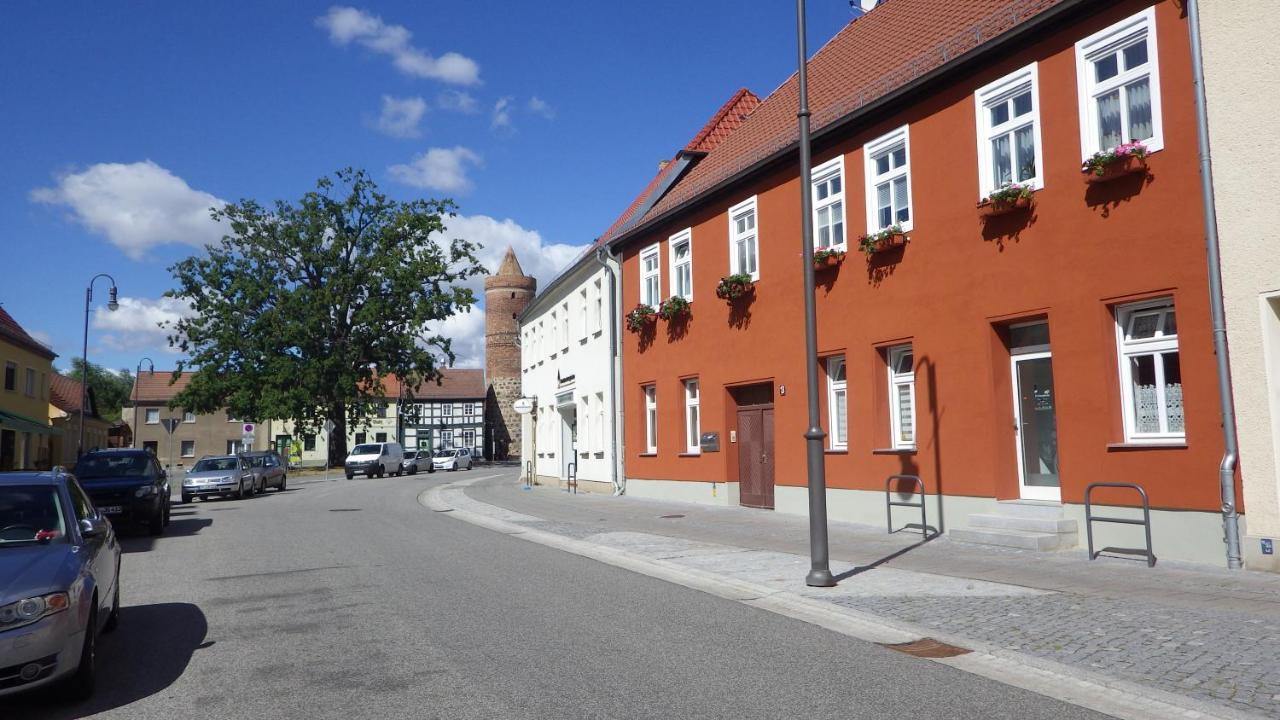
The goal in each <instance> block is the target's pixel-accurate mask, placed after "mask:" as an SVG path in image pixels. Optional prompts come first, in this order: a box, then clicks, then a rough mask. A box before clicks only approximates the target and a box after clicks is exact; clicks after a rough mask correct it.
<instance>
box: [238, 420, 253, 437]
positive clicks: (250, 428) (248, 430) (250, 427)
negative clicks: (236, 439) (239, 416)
mask: <svg viewBox="0 0 1280 720" xmlns="http://www.w3.org/2000/svg"><path fill="white" fill-rule="evenodd" d="M241 431H242V432H243V433H244V434H245V435H252V434H253V423H245V424H244V427H243V428H242V429H241Z"/></svg>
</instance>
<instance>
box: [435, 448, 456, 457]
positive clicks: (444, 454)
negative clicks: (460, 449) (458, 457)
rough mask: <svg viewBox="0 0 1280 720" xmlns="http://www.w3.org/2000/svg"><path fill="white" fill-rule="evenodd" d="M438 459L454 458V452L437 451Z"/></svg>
mask: <svg viewBox="0 0 1280 720" xmlns="http://www.w3.org/2000/svg"><path fill="white" fill-rule="evenodd" d="M436 457H445V458H447V457H453V451H452V450H437V451H436Z"/></svg>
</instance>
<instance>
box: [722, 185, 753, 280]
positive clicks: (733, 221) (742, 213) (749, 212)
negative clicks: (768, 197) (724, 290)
mask: <svg viewBox="0 0 1280 720" xmlns="http://www.w3.org/2000/svg"><path fill="white" fill-rule="evenodd" d="M759 254H760V242H759V240H758V236H757V232H756V198H755V196H754V195H753V196H751V197H750V198H748V199H746V200H744V201H743V202H741V203H738V204H737V205H734V206H733V207H731V208H729V272H730V274H733V275H738V274H742V275H750V276H751V279H752V280H759V279H760V264H759V259H758V256H759Z"/></svg>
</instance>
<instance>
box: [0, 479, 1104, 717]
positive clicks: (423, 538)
mask: <svg viewBox="0 0 1280 720" xmlns="http://www.w3.org/2000/svg"><path fill="white" fill-rule="evenodd" d="M494 472H495V471H492V470H486V469H484V468H477V469H476V470H473V471H471V472H470V473H465V472H463V473H456V474H454V473H437V474H434V475H425V476H423V475H419V476H417V477H415V478H385V479H375V480H365V479H357V480H353V481H347V480H345V479H342V480H336V481H331V482H324V481H321V480H319V479H315V480H311V481H309V482H305V483H304V482H302V481H299V480H295V479H293V478H291V479H290V489H289V490H288V491H287V492H285V493H276V492H269V493H267V494H265V495H263V496H260V497H257V498H253V499H248V500H239V501H237V500H227V501H213V502H200V503H196V504H194V505H191V506H179V505H175V506H174V510H173V522H172V524H171V525H170V527H169V531H168V534H166V535H165V536H164V537H161V538H159V539H157V540H154V541H153V540H152V539H150V538H147V537H145V536H144V535H140V534H133V535H132V536H131V537H128V538H127V539H126V540H125V545H126V550H127V554H126V555H125V558H124V567H123V582H124V586H123V587H124V595H123V598H122V601H123V603H124V607H123V610H122V613H121V622H120V628H119V630H118V631H117V632H116V633H115V634H113V635H109V636H106V637H104V640H103V642H102V644H101V646H100V661H101V663H102V672H101V676H100V685H99V691H98V693H97V694H96V696H95V697H94V698H93V699H92V700H91V701H89V702H87V703H84V704H81V705H67V704H65V703H61V702H59V698H58V697H56V696H54V695H52V694H41V695H35V696H28V697H26V698H23V699H20V700H15V699H8V700H5V701H0V718H5V720H9V719H11V718H13V719H16V718H23V719H26V718H33V719H34V718H40V719H41V720H46V719H49V720H57V719H60V718H81V717H103V718H128V719H129V720H148V719H151V718H157V719H159V718H164V719H165V720H171V719H172V718H219V719H225V718H260V719H263V720H267V719H270V718H450V719H452V718H663V719H664V720H665V719H670V718H693V717H697V718H888V717H913V718H1019V719H1030V718H1055V719H1061V718H1098V717H1101V716H1099V715H1097V714H1094V713H1091V712H1088V711H1085V710H1082V709H1079V708H1076V707H1073V706H1068V705H1064V704H1061V703H1058V702H1055V701H1052V700H1049V699H1047V698H1044V697H1042V696H1039V695H1034V694H1031V693H1028V692H1024V691H1021V690H1016V689H1014V688H1010V687H1006V686H1003V685H1000V684H998V683H994V682H991V681H988V680H984V679H982V678H978V677H975V676H972V675H969V674H966V673H963V672H960V671H957V670H954V669H952V668H949V667H946V666H943V665H939V664H937V663H932V662H929V661H926V660H920V659H917V658H912V657H909V656H906V655H902V654H900V653H897V652H893V651H890V650H886V649H884V648H881V647H879V646H876V645H871V644H866V643H862V642H858V641H854V640H850V639H849V638H847V637H844V636H842V635H838V634H835V633H831V632H829V631H826V630H823V629H821V628H818V627H815V626H812V625H808V624H805V623H802V622H799V621H795V620H791V619H788V618H784V617H781V616H777V615H773V614H771V613H767V612H764V611H760V610H756V609H754V608H750V607H747V606H744V605H741V604H738V603H734V602H730V601H727V600H722V599H720V598H716V597H713V596H710V595H706V594H703V593H700V592H697V591H694V590H690V589H686V588H683V587H679V586H675V585H671V584H668V583H665V582H662V581H660V580H656V579H653V578H649V577H646V576H642V575H637V574H633V573H630V572H627V571H625V570H621V569H618V568H615V567H611V566H608V565H603V564H600V563H596V562H594V561H591V560H588V559H585V558H581V557H578V556H574V555H569V554H565V553H561V552H559V551H556V550H553V549H550V548H547V547H543V546H541V545H536V544H533V543H528V542H525V541H522V540H520V539H517V538H511V537H507V536H504V535H500V534H497V533H493V532H491V531H488V530H485V529H482V528H478V527H475V526H472V525H468V524H466V523H463V522H459V521H457V520H455V519H452V518H450V517H449V515H448V513H435V512H431V511H428V510H427V509H425V508H423V507H422V506H420V505H419V504H418V503H417V502H416V498H417V495H418V494H419V493H420V492H421V491H422V490H424V489H426V488H428V487H430V486H431V485H433V484H438V483H442V482H447V481H450V480H454V479H460V478H463V477H466V476H468V475H472V476H486V475H491V474H493V473H494ZM508 472H510V471H508ZM513 481H514V480H513ZM5 702H7V703H8V704H9V707H3V706H2V704H3V703H5Z"/></svg>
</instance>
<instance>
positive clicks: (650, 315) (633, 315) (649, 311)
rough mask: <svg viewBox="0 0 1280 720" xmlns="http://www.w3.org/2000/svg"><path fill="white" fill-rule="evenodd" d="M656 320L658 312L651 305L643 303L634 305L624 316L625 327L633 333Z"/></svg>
mask: <svg viewBox="0 0 1280 720" xmlns="http://www.w3.org/2000/svg"><path fill="white" fill-rule="evenodd" d="M657 321H658V314H657V313H656V312H655V311H654V309H653V307H652V306H649V305H645V304H644V303H640V304H639V305H636V306H635V307H634V308H632V310H631V312H629V313H627V316H626V323H627V329H628V330H630V331H631V332H633V333H638V332H641V331H643V330H644V329H645V328H647V327H649V326H650V325H653V324H654V323H656V322H657Z"/></svg>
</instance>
